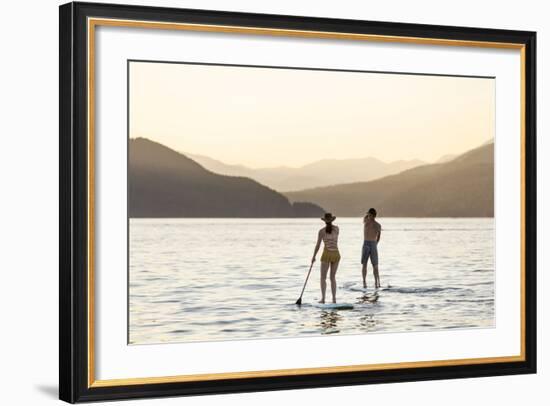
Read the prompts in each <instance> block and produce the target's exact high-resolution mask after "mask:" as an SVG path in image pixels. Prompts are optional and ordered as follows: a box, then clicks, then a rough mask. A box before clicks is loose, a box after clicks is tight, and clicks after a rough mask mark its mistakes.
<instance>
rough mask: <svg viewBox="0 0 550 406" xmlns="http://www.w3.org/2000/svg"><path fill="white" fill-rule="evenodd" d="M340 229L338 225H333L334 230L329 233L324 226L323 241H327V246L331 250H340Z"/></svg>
mask: <svg viewBox="0 0 550 406" xmlns="http://www.w3.org/2000/svg"><path fill="white" fill-rule="evenodd" d="M339 231H340V230H339V229H338V227H337V226H332V232H331V233H330V234H329V233H327V232H326V229H325V228H324V229H323V231H322V236H323V242H324V243H325V248H326V249H327V250H329V251H337V250H338V232H339Z"/></svg>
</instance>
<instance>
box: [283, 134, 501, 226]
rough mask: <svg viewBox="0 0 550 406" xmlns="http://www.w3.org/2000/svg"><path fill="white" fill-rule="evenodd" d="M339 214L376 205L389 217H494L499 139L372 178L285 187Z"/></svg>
mask: <svg viewBox="0 0 550 406" xmlns="http://www.w3.org/2000/svg"><path fill="white" fill-rule="evenodd" d="M286 196H287V197H288V198H289V199H290V200H291V201H296V200H307V201H311V202H314V203H316V204H319V205H322V206H323V207H324V208H325V209H326V210H328V211H331V212H333V213H334V214H336V215H337V216H362V215H364V213H365V211H366V210H367V209H368V208H369V207H375V208H377V210H378V211H379V213H380V215H381V216H384V217H492V216H493V215H494V143H485V144H483V145H482V146H480V147H478V148H475V149H473V150H471V151H468V152H466V153H464V154H461V155H459V156H457V157H455V158H453V159H452V160H450V161H448V162H444V163H436V164H428V165H422V166H419V167H416V168H412V169H409V170H406V171H403V172H401V173H399V174H396V175H391V176H387V177H383V178H380V179H377V180H374V181H370V182H358V183H347V184H341V185H336V186H329V187H322V188H313V189H307V190H302V191H299V192H290V193H286Z"/></svg>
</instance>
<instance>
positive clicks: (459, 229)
mask: <svg viewBox="0 0 550 406" xmlns="http://www.w3.org/2000/svg"><path fill="white" fill-rule="evenodd" d="M379 222H380V223H381V224H382V237H381V240H380V243H379V246H378V252H379V262H380V263H379V268H380V279H381V284H382V289H381V290H379V291H378V292H375V291H374V290H373V289H372V287H373V286H374V280H373V276H372V268H371V265H370V262H369V270H368V284H369V289H368V290H367V292H366V293H365V292H362V291H361V287H362V283H361V265H360V258H361V256H360V255H361V246H362V243H363V234H362V233H363V230H362V220H361V219H360V218H359V219H357V218H338V219H337V220H336V222H335V224H336V225H338V226H339V227H340V237H339V248H340V253H341V255H342V259H341V261H340V266H339V268H338V272H337V274H336V279H337V283H338V290H337V300H338V302H345V303H353V304H354V308H353V309H352V310H326V309H320V308H318V307H316V306H315V304H316V302H317V301H318V300H319V299H320V288H319V264H320V263H319V262H318V261H319V259H320V257H321V255H320V254H321V252H322V246H321V250H320V252H319V254H318V256H317V262H316V263H315V265H314V268H313V270H312V273H311V276H310V279H309V281H308V285H307V287H306V290H305V292H304V296H303V305H302V306H301V307H298V306H296V305H295V304H294V303H295V302H296V299H298V297H299V295H300V291H301V289H302V286H303V283H304V280H305V277H306V275H307V271H308V269H309V264H310V259H311V256H312V253H313V248H314V246H315V242H316V237H317V232H318V230H319V229H320V228H322V226H323V223H322V222H321V221H320V220H318V219H131V220H130V230H129V237H130V247H129V249H130V253H129V254H130V256H129V258H130V269H129V272H130V276H129V278H130V279H129V302H130V320H129V339H130V343H131V344H152V343H162V342H190V341H212V340H234V339H257V338H277V337H300V336H313V335H324V334H365V333H379V332H404V331H428V330H439V329H457V328H488V327H494V321H495V320H494V304H495V303H494V276H495V274H494V219H492V218H483V219H471V218H462V219H441V218H438V219H426V218H423V219H417V218H387V219H384V218H380V219H379ZM327 283H328V286H327V299H330V282H329V281H328V280H327Z"/></svg>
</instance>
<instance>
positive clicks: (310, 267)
mask: <svg viewBox="0 0 550 406" xmlns="http://www.w3.org/2000/svg"><path fill="white" fill-rule="evenodd" d="M312 268H313V261H312V262H311V265H310V266H309V271H308V272H307V277H306V281H305V282H304V287H303V288H302V293H300V299H301V298H302V295H303V294H304V290H306V285H307V280H308V279H309V274H310V273H311V269H312ZM300 299H298V300H300Z"/></svg>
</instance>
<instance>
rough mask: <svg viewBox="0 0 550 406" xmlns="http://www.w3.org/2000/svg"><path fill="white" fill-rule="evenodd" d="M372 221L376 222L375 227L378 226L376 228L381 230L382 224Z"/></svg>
mask: <svg viewBox="0 0 550 406" xmlns="http://www.w3.org/2000/svg"><path fill="white" fill-rule="evenodd" d="M374 223H375V224H376V228H378V230H382V224H380V223H379V222H378V221H376V220H375V221H374Z"/></svg>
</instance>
